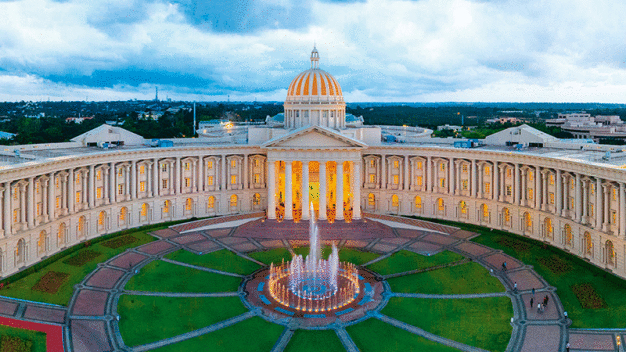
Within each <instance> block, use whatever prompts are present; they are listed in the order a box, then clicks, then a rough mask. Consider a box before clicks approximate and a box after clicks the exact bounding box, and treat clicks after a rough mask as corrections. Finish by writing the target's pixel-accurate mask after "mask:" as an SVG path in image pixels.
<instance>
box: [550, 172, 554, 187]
mask: <svg viewBox="0 0 626 352" xmlns="http://www.w3.org/2000/svg"><path fill="white" fill-rule="evenodd" d="M550 184H551V185H554V175H553V174H550Z"/></svg>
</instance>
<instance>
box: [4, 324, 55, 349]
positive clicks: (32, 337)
mask: <svg viewBox="0 0 626 352" xmlns="http://www.w3.org/2000/svg"><path fill="white" fill-rule="evenodd" d="M0 336H10V337H18V338H20V339H22V340H24V341H31V342H32V347H31V351H33V352H46V333H44V332H39V331H31V330H26V329H18V328H13V327H9V326H4V325H0ZM1 347H2V346H0V348H1ZM0 350H1V349H0Z"/></svg>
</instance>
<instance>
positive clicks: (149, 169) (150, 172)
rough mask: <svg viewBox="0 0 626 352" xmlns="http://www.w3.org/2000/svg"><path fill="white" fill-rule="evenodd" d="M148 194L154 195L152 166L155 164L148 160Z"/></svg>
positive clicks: (148, 196)
mask: <svg viewBox="0 0 626 352" xmlns="http://www.w3.org/2000/svg"><path fill="white" fill-rule="evenodd" d="M145 165H146V166H145V167H146V195H147V198H150V197H152V168H153V167H154V164H152V163H151V162H146V164H145Z"/></svg>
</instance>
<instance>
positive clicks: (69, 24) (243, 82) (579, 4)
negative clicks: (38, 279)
mask: <svg viewBox="0 0 626 352" xmlns="http://www.w3.org/2000/svg"><path fill="white" fill-rule="evenodd" d="M2 7H3V10H5V11H3V12H4V13H5V16H4V18H5V20H4V21H2V22H0V43H2V45H1V46H0V67H2V69H1V71H0V75H2V76H1V77H3V79H4V80H2V82H4V84H9V82H21V83H19V84H17V83H14V84H17V85H10V86H0V87H1V88H2V89H0V91H2V92H3V93H2V95H0V99H7V100H21V99H34V98H32V97H40V96H47V95H48V94H50V93H53V96H59V94H66V95H67V96H73V97H79V98H80V96H82V95H84V94H83V93H85V92H86V93H91V94H92V95H93V96H101V97H103V98H104V97H110V96H118V93H117V92H119V96H120V97H123V96H124V94H128V95H129V96H128V98H131V96H132V95H133V94H134V95H141V94H144V93H142V92H143V91H144V90H146V91H147V92H149V93H146V94H149V95H148V96H149V97H152V96H153V91H154V89H153V88H154V86H159V87H160V89H162V90H163V89H167V90H168V91H170V92H171V93H172V95H177V96H181V97H184V96H189V97H216V99H217V98H219V97H227V96H228V95H231V96H237V97H240V98H245V97H266V98H267V99H272V100H282V99H284V94H283V93H284V89H285V88H286V87H287V86H288V85H289V83H290V81H291V79H292V78H293V77H295V76H296V75H297V74H298V73H299V72H300V71H302V70H305V69H307V68H308V67H309V63H308V57H309V54H310V50H311V47H312V44H313V43H314V42H316V43H317V47H318V49H319V51H320V55H321V62H320V65H321V67H322V68H323V69H325V70H327V71H328V72H330V73H332V74H333V75H334V76H335V77H336V78H337V79H338V80H339V82H340V83H341V85H342V87H343V91H344V93H345V97H346V100H351V99H357V100H358V101H362V100H373V101H428V100H429V99H431V100H443V101H451V100H466V99H469V100H479V101H500V100H508V101H551V100H555V99H560V100H559V101H600V102H623V100H624V99H623V96H624V95H623V94H622V95H621V96H620V95H619V94H617V93H614V92H622V91H624V89H623V86H626V83H624V82H626V80H624V78H626V77H624V74H625V72H626V57H625V55H624V52H626V42H624V39H623V38H625V37H626V27H624V26H622V20H621V18H620V14H622V13H626V3H624V2H620V1H617V0H615V1H610V0H598V1H594V2H593V3H589V2H587V1H582V0H578V1H576V0H570V1H565V0H555V1H550V2H545V1H539V0H535V1H519V0H508V1H468V0H444V1H441V0H420V1H398V0H369V1H331V0H326V1H320V0H307V1H303V2H296V1H288V0H255V1H252V0H241V1H235V0H227V1H221V2H196V1H191V0H173V2H166V1H165V0H132V1H131V0H103V1H100V2H85V1H79V0H67V1H51V0H21V1H9V2H2ZM32 9H39V11H33V10H32ZM7 77H11V78H10V79H8V78H7ZM20 87H28V89H21V88H20ZM50 87H56V88H55V89H56V91H57V92H58V93H55V91H54V90H51V89H50ZM59 87H62V88H59ZM149 87H152V88H149ZM507 87H510V88H507ZM9 88H10V89H9ZM74 92H75V93H74ZM114 92H116V93H114ZM557 92H558V93H557ZM281 94H282V97H281ZM3 97H4V98H3ZM29 97H31V98H29ZM132 97H134V96H132ZM81 99H82V98H81ZM259 99H260V98H259ZM66 100H67V99H66ZM352 101H356V100H352Z"/></svg>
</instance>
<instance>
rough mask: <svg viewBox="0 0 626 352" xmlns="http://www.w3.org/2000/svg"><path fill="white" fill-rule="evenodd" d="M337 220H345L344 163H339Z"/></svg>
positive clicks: (336, 197)
mask: <svg viewBox="0 0 626 352" xmlns="http://www.w3.org/2000/svg"><path fill="white" fill-rule="evenodd" d="M336 181H337V182H336V184H337V187H336V192H337V194H336V195H335V199H336V201H335V219H337V220H343V161H341V160H339V161H337V177H336Z"/></svg>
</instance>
